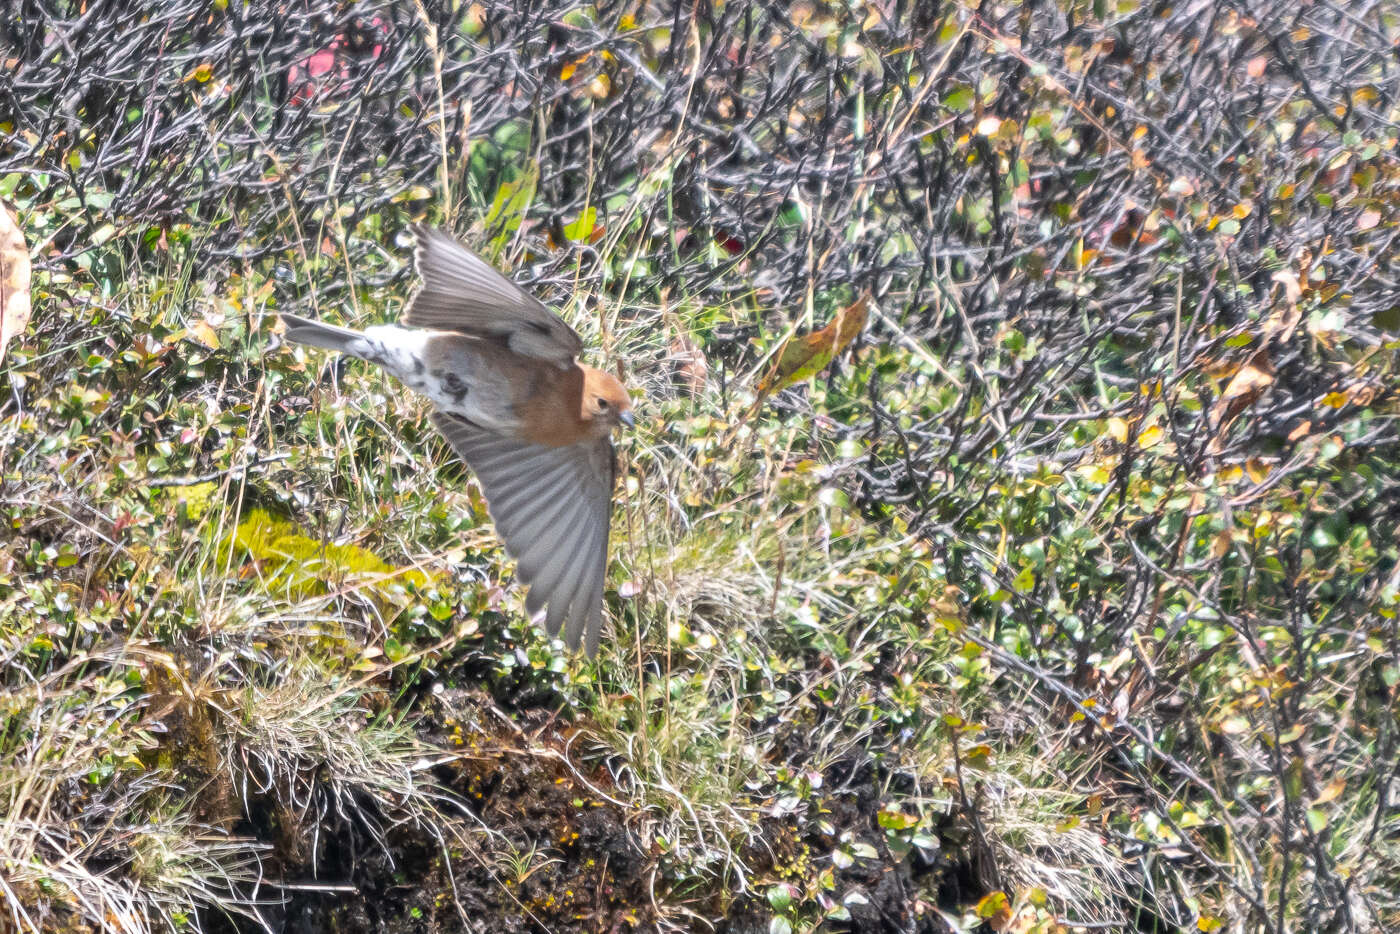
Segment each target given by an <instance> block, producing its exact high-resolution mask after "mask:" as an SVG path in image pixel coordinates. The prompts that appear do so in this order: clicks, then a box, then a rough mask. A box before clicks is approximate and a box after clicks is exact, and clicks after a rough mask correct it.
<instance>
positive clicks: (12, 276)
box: [0, 201, 30, 362]
mask: <svg viewBox="0 0 1400 934" xmlns="http://www.w3.org/2000/svg"><path fill="white" fill-rule="evenodd" d="M29 310H30V306H29V247H28V246H27V245H26V244H25V242H24V232H23V231H21V230H20V229H19V216H18V215H17V214H15V213H14V212H13V211H12V210H11V209H10V206H9V205H8V204H5V203H4V202H2V201H0V362H3V361H4V359H5V348H6V346H8V345H9V343H10V341H12V340H13V339H14V338H15V336H16V335H18V334H23V333H24V328H25V325H27V324H28V323H29Z"/></svg>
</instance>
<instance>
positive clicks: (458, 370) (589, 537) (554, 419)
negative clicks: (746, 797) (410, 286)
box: [280, 224, 635, 657]
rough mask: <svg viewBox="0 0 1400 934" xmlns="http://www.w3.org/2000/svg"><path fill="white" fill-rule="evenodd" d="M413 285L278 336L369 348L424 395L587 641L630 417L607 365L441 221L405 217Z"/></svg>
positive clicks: (529, 568) (552, 609) (535, 601)
mask: <svg viewBox="0 0 1400 934" xmlns="http://www.w3.org/2000/svg"><path fill="white" fill-rule="evenodd" d="M413 233H414V236H415V238H416V240H417V245H416V249H415V251H414V263H415V266H416V268H417V271H418V274H419V276H420V277H421V278H422V285H421V286H420V287H419V289H418V291H417V292H416V294H414V296H413V297H412V298H411V299H410V301H409V303H408V306H407V309H406V311H405V312H404V314H403V316H402V318H401V324H384V325H377V326H373V327H368V328H365V329H364V330H363V331H355V330H352V329H350V328H345V327H339V326H337V325H332V324H327V323H325V322H322V321H314V320H311V319H308V318H303V317H300V316H298V315H294V314H288V313H283V314H281V315H280V317H281V319H282V322H283V325H284V328H285V330H284V335H283V336H284V337H285V339H286V340H288V341H291V342H294V343H299V344H307V345H310V346H313V347H321V348H324V349H327V350H335V351H339V352H340V353H343V354H348V355H350V356H353V357H358V358H360V359H361V360H366V361H369V362H370V363H374V364H376V365H378V366H380V367H382V368H383V369H384V370H385V371H387V372H388V373H390V374H392V375H393V376H394V377H395V378H397V379H398V380H399V381H400V382H402V383H403V384H404V385H405V386H407V387H408V388H409V389H412V390H414V391H415V392H418V393H420V394H422V395H424V396H427V397H428V399H429V400H430V401H431V402H432V403H433V406H434V410H433V412H432V413H431V415H430V419H431V421H432V423H433V426H434V427H435V428H436V429H437V431H438V432H439V433H440V434H441V435H442V436H443V437H444V438H445V439H446V440H447V443H448V445H449V446H450V447H451V448H452V450H453V451H454V452H455V453H456V454H457V456H458V457H460V458H461V459H462V461H463V462H465V463H466V465H467V466H468V467H470V468H471V470H472V472H473V473H474V474H476V477H477V480H478V482H479V483H480V484H481V489H482V492H483V494H485V497H486V506H487V511H488V512H489V513H490V515H491V519H492V521H493V522H494V523H495V526H496V529H497V531H498V533H499V534H500V536H501V539H502V540H503V541H504V543H505V547H506V551H507V552H508V553H509V554H510V555H511V556H512V557H513V558H515V559H516V577H517V579H518V580H520V581H522V582H523V583H525V584H526V585H528V587H529V592H528V594H527V596H526V601H525V608H526V611H527V612H528V613H529V615H530V617H531V618H534V617H535V616H536V614H538V613H539V612H540V611H541V610H544V611H545V630H546V632H548V634H549V635H550V637H551V638H553V637H555V636H557V635H558V634H559V633H560V631H561V630H562V631H563V632H564V640H565V643H566V644H567V645H568V647H569V649H570V650H577V649H578V647H579V644H580V643H581V642H582V643H583V644H584V646H585V651H586V653H587V654H588V656H589V657H593V656H594V655H596V654H597V651H598V644H599V641H600V636H601V632H602V623H603V582H604V577H605V571H606V567H607V557H608V531H609V528H608V527H609V519H610V517H611V513H612V494H613V486H614V483H615V480H616V474H617V464H616V458H615V454H614V451H613V444H612V433H613V431H614V429H617V428H620V427H627V428H631V427H633V426H634V424H635V421H634V416H633V411H632V400H631V398H630V396H629V395H628V393H627V389H626V387H625V386H624V385H623V384H622V382H621V381H620V380H619V379H618V378H617V377H615V376H613V375H612V374H610V373H607V372H604V371H603V370H598V369H594V368H593V367H591V366H587V365H585V364H583V363H580V362H579V361H578V359H577V358H578V355H579V354H580V353H581V352H582V350H583V339H582V338H581V337H579V335H578V332H576V331H575V330H574V329H573V328H571V327H569V325H567V324H566V323H564V321H563V319H562V318H560V317H559V316H558V315H557V314H555V313H554V312H553V311H550V310H549V309H548V308H546V307H545V306H544V305H543V304H541V303H540V301H539V300H537V299H536V298H535V297H534V296H532V295H530V294H529V293H528V292H527V291H525V290H524V289H523V288H521V287H520V286H519V285H517V284H516V283H514V282H512V281H511V280H510V279H509V278H507V277H506V276H505V275H503V274H502V273H500V272H498V271H497V270H496V269H495V268H493V267H492V266H491V264H490V263H488V262H487V261H486V260H484V259H482V258H481V257H480V256H478V255H477V254H476V253H474V252H472V251H471V250H470V249H468V248H467V247H466V246H465V245H463V244H462V243H461V242H460V241H459V240H458V239H457V238H456V237H455V236H453V235H452V234H451V233H449V232H447V231H445V230H441V229H437V228H433V227H429V226H426V225H422V224H418V225H414V227H413Z"/></svg>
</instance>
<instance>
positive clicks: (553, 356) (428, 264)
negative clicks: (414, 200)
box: [403, 224, 583, 367]
mask: <svg viewBox="0 0 1400 934" xmlns="http://www.w3.org/2000/svg"><path fill="white" fill-rule="evenodd" d="M413 233H414V235H415V236H416V237H417V238H418V248H417V251H416V252H415V257H416V263H417V267H418V274H419V275H420V276H422V277H423V286H422V288H420V289H419V290H418V293H417V294H416V295H414V296H413V300H412V301H411V302H409V305H408V311H407V312H405V313H404V317H403V321H404V323H405V324H407V325H410V326H412V327H418V328H432V329H434V330H439V331H458V332H460V333H462V334H469V335H472V336H475V337H490V338H497V339H500V340H504V341H505V342H506V344H507V346H509V347H510V349H511V350H513V351H515V352H516V353H518V354H523V355H524V356H527V357H536V358H538V359H541V360H548V361H550V362H551V363H554V364H556V365H558V366H560V367H569V366H572V365H573V360H574V358H575V357H576V356H578V354H579V351H581V350H583V340H582V339H581V338H580V337H579V336H578V333H577V332H576V331H575V330H574V329H573V328H571V327H569V326H568V325H567V324H565V323H564V321H563V319H562V318H560V317H559V316H558V315H556V314H555V313H554V312H552V311H550V310H549V309H548V308H546V307H544V305H542V304H540V302H539V300H538V299H536V298H535V297H534V296H533V295H531V294H530V293H528V292H526V291H525V290H524V289H522V288H521V287H520V286H518V285H516V284H515V283H514V282H512V281H510V280H509V279H507V278H506V277H505V276H504V275H502V274H501V273H500V272H498V271H496V270H495V269H494V268H493V267H492V266H491V264H490V263H488V262H486V260H484V259H482V258H481V257H480V256H477V255H476V254H475V253H473V252H472V251H471V250H469V249H467V248H466V247H465V246H463V245H462V244H461V243H460V242H459V241H458V240H457V238H456V237H454V236H452V235H451V234H449V233H447V232H446V231H444V230H434V229H433V228H431V227H427V226H425V225H423V224H417V225H415V226H414V228H413Z"/></svg>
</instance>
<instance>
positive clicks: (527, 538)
mask: <svg viewBox="0 0 1400 934" xmlns="http://www.w3.org/2000/svg"><path fill="white" fill-rule="evenodd" d="M432 420H433V426H434V427H436V428H437V430H438V431H439V432H441V433H442V436H443V437H444V438H446V439H447V442H448V444H450V445H452V449H453V450H454V451H456V452H457V454H458V456H460V457H461V458H462V460H463V461H465V462H466V463H467V466H469V467H471V469H472V471H473V472H474V473H475V474H476V476H477V480H478V481H480V483H481V488H482V491H483V492H484V493H485V494H486V505H487V507H488V508H489V509H490V511H491V518H492V520H493V521H494V522H495V523H496V528H497V529H498V530H499V531H500V534H501V538H502V539H503V540H504V541H505V544H506V550H507V551H509V552H510V553H511V555H513V556H514V557H515V559H516V561H517V575H518V576H519V578H520V579H521V580H522V581H524V582H525V583H526V584H527V585H529V587H530V594H529V597H528V598H527V600H526V604H525V605H526V608H527V609H528V610H529V612H530V614H531V615H534V614H535V613H536V612H538V611H539V610H540V608H542V607H548V611H547V613H546V615H545V627H546V629H547V630H548V632H549V634H550V635H551V636H553V635H556V634H557V633H558V632H559V630H560V628H561V627H563V628H564V638H565V641H566V642H567V643H568V645H569V647H570V648H571V649H576V648H578V646H579V643H580V642H584V643H585V645H586V648H587V652H588V654H589V655H593V654H595V653H596V652H597V651H598V640H599V636H600V633H601V632H602V627H603V580H604V573H605V571H606V569H607V559H608V524H609V518H610V516H611V512H612V509H611V506H612V487H613V470H614V463H613V450H612V444H611V442H609V441H608V440H607V439H606V438H604V439H602V440H590V441H584V442H581V443H579V444H572V445H568V446H566V447H548V446H546V445H541V444H532V443H530V442H528V441H520V440H518V439H516V438H510V437H506V436H504V435H500V434H496V433H495V432H490V431H487V430H485V429H483V428H480V427H478V426H477V425H474V424H472V423H471V422H469V421H467V420H466V419H463V418H460V417H458V416H456V415H448V414H447V413H445V412H434V413H433V414H432ZM566 622H567V624H568V625H567V626H565V625H564V624H565V623H566Z"/></svg>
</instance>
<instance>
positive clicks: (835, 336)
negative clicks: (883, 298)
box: [756, 292, 870, 394]
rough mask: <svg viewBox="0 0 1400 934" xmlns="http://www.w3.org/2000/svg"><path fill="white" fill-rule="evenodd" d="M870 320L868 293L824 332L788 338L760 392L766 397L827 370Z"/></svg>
mask: <svg viewBox="0 0 1400 934" xmlns="http://www.w3.org/2000/svg"><path fill="white" fill-rule="evenodd" d="M869 317H870V293H869V292H867V293H865V294H864V295H862V296H861V297H860V298H858V299H856V301H855V303H854V304H852V305H850V306H849V307H847V308H843V309H841V310H840V311H838V312H837V313H836V317H834V318H832V319H831V322H830V323H829V324H827V326H826V327H824V328H822V329H821V330H820V331H814V332H812V333H811V334H805V335H802V336H797V335H794V336H792V337H790V338H788V339H787V341H786V342H785V343H784V344H783V348H782V350H781V351H779V352H778V355H777V360H776V361H775V362H774V364H773V366H772V367H770V368H769V370H768V373H767V374H765V375H764V377H763V378H762V379H761V380H759V381H758V386H757V387H756V388H757V390H758V392H760V393H765V394H766V393H769V392H774V391H776V390H779V389H784V388H786V387H788V386H791V385H792V384H793V383H797V382H801V381H802V380H804V379H807V378H808V377H811V376H815V375H816V374H817V373H820V372H821V371H822V370H824V369H826V367H827V366H828V365H829V364H830V363H831V361H832V360H833V359H835V357H836V355H837V354H839V353H840V352H841V351H842V350H845V349H846V345H847V344H849V343H850V342H851V341H853V340H855V339H856V335H857V334H859V333H860V332H861V331H862V330H864V329H865V322H866V321H867V320H868V319H869Z"/></svg>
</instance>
